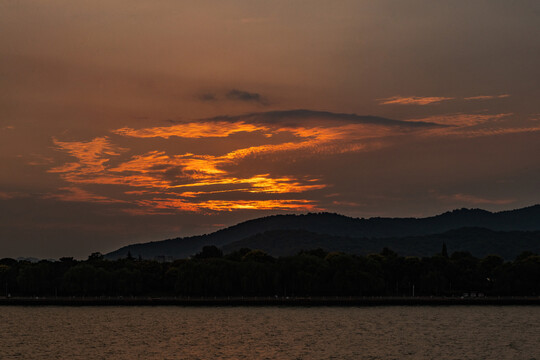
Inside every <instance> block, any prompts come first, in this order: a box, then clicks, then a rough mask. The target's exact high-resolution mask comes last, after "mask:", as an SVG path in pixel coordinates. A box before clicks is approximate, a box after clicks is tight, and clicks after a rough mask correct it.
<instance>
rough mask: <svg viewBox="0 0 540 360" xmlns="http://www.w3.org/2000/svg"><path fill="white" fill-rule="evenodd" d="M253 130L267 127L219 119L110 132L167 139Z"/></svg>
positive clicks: (263, 129)
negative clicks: (216, 120)
mask: <svg viewBox="0 0 540 360" xmlns="http://www.w3.org/2000/svg"><path fill="white" fill-rule="evenodd" d="M255 131H268V128H267V127H265V126H258V125H253V124H248V123H245V122H243V121H239V122H232V123H231V122H226V121H219V122H188V123H183V124H177V125H172V126H162V127H153V128H146V129H139V130H135V129H131V128H128V127H124V128H121V129H117V130H113V131H112V132H113V133H115V134H117V135H121V136H129V137H137V138H152V137H161V138H164V139H168V138H170V137H171V136H177V137H183V138H207V137H227V136H229V135H231V134H235V133H239V132H255Z"/></svg>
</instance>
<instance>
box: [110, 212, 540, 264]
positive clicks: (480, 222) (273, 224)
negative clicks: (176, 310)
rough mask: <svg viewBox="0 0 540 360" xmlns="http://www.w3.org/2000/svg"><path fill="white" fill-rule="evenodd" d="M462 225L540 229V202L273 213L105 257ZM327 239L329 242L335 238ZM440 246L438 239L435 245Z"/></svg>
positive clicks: (415, 232)
mask: <svg viewBox="0 0 540 360" xmlns="http://www.w3.org/2000/svg"><path fill="white" fill-rule="evenodd" d="M460 228H484V229H489V230H492V231H499V232H509V231H540V205H535V206H530V207H526V208H522V209H516V210H509V211H501V212H495V213H493V212H489V211H486V210H481V209H459V210H454V211H449V212H446V213H443V214H440V215H437V216H432V217H426V218H381V217H377V218H370V219H364V218H351V217H347V216H343V215H339V214H331V213H309V214H304V215H274V216H268V217H263V218H258V219H254V220H249V221H246V222H242V223H240V224H237V225H234V226H231V227H228V228H225V229H222V230H219V231H216V232H214V233H211V234H206V235H200V236H192V237H186V238H176V239H168V240H163V241H155V242H148V243H141V244H133V245H128V246H124V247H122V248H120V249H118V250H116V251H113V252H111V253H108V254H106V255H105V257H106V258H107V259H117V258H123V257H126V256H127V254H128V253H131V255H133V256H135V257H138V256H139V255H140V256H141V257H142V258H147V259H153V258H155V257H158V256H166V257H172V258H174V259H179V258H186V257H189V256H191V255H193V254H195V253H197V252H198V251H200V250H201V248H202V247H203V246H205V245H215V246H218V247H223V248H224V249H230V248H231V247H227V246H226V245H228V244H231V243H234V242H237V241H240V240H244V239H246V238H250V237H253V236H254V235H257V234H262V233H265V232H268V231H274V230H282V231H284V230H303V231H306V232H310V233H315V234H319V235H325V236H326V238H327V239H331V238H334V240H335V238H356V239H358V238H364V239H372V240H370V241H376V243H377V244H379V245H380V244H384V243H386V242H388V241H389V240H386V239H389V238H405V237H421V236H426V235H433V234H442V233H444V232H447V231H449V230H455V229H460ZM375 239H378V240H375ZM381 239H385V240H381ZM291 241H292V240H291ZM328 242H330V243H331V240H328ZM328 246H329V245H328ZM328 246H318V247H323V248H327V247H328ZM382 246H386V245H382ZM440 246H441V243H440V242H439V243H438V244H437V247H440ZM388 247H390V246H388ZM411 251H412V250H411ZM406 255H408V254H406Z"/></svg>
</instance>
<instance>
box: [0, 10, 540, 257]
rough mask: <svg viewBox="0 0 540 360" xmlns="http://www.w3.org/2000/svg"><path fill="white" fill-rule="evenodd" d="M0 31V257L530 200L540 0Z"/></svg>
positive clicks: (73, 16) (539, 106) (9, 17)
mask: <svg viewBox="0 0 540 360" xmlns="http://www.w3.org/2000/svg"><path fill="white" fill-rule="evenodd" d="M0 29H1V31H0V169H1V172H0V258H2V257H18V256H34V257H41V258H58V257H61V256H75V257H79V258H86V257H87V256H88V255H89V254H90V253H92V252H95V251H100V252H103V253H105V252H108V251H112V250H115V249H117V248H118V247H120V246H123V245H127V244H131V243H135V242H147V241H154V240H162V239H166V238H172V237H181V236H188V235H198V234H203V233H209V232H213V231H215V230H218V229H220V228H223V227H226V226H229V225H233V224H235V223H238V222H240V221H244V220H248V219H252V218H257V217H261V216H267V215H271V214H284V213H306V212H320V211H328V212H337V213H341V214H344V215H348V216H353V217H373V216H392V217H393V216H399V217H404V216H430V215H435V214H438V213H441V212H444V211H447V210H451V209H454V208H461V207H467V208H483V209H487V210H492V211H499V210H505V209H512V208H519V207H524V206H529V205H533V204H536V203H540V186H539V185H540V86H539V83H540V65H539V64H540V41H539V39H540V2H539V1H537V0H516V1H496V0H473V1H471V0H453V1H428V0H395V1H387V0H382V1H372V0H354V1H345V0H343V1H336V0H333V1H322V0H310V1H300V0H286V1H285V0H283V1H282V0H275V1H258V0H236V1H223V0H219V1H218V0H215V1H211V0H198V1H172V0H158V1H139V0H129V1H128V0H94V1H82V0H81V1H72V0H71V1H67V0H47V1H42V0H28V1H16V0H3V1H0Z"/></svg>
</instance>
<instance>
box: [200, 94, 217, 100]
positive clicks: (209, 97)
mask: <svg viewBox="0 0 540 360" xmlns="http://www.w3.org/2000/svg"><path fill="white" fill-rule="evenodd" d="M197 98H198V99H199V100H201V101H216V100H217V96H216V94H212V93H204V94H200V95H198V96H197Z"/></svg>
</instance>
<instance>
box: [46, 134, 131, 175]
mask: <svg viewBox="0 0 540 360" xmlns="http://www.w3.org/2000/svg"><path fill="white" fill-rule="evenodd" d="M53 143H54V144H55V145H56V146H57V149H58V150H63V151H65V152H67V153H68V154H69V155H71V156H73V157H75V158H77V160H78V162H71V163H66V164H64V165H62V166H59V167H54V168H52V169H50V170H48V172H51V173H71V172H73V171H76V170H77V172H79V173H80V174H95V173H99V172H102V171H103V170H105V163H107V162H108V161H109V156H117V155H120V153H121V152H123V151H126V150H127V149H122V148H120V147H117V146H115V145H113V144H111V142H110V141H109V139H108V138H107V137H99V138H95V139H93V140H92V141H88V142H84V141H74V142H64V141H59V140H57V139H55V138H53Z"/></svg>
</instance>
